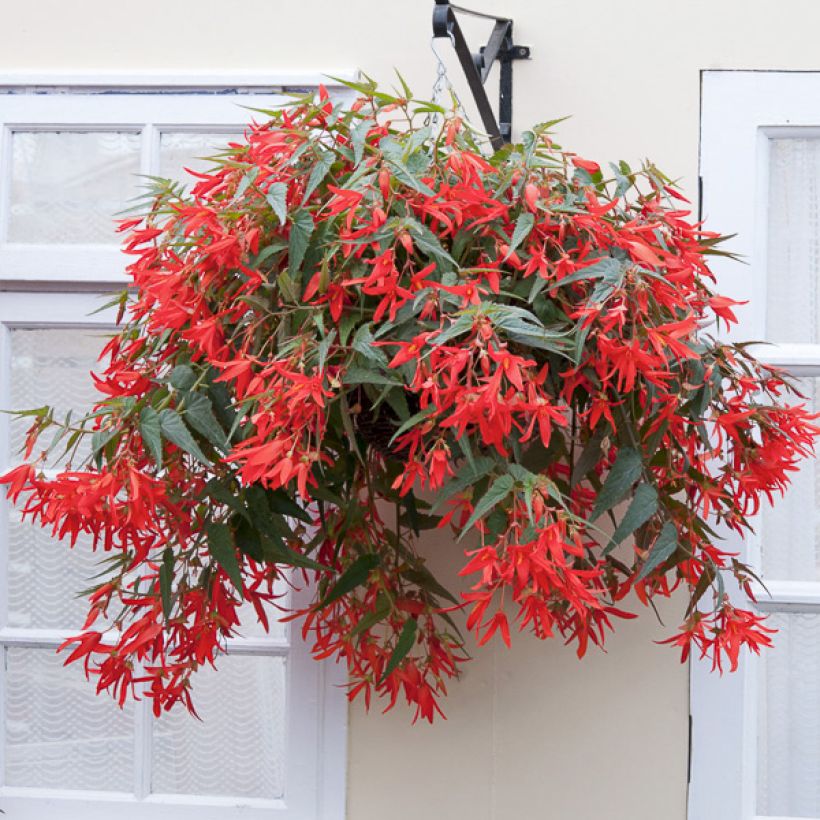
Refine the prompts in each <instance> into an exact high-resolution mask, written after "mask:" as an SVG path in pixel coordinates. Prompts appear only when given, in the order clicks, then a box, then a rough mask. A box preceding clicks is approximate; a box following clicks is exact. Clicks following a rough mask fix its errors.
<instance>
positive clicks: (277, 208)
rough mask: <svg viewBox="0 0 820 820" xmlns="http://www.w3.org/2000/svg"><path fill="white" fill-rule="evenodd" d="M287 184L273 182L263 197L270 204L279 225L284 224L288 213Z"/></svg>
mask: <svg viewBox="0 0 820 820" xmlns="http://www.w3.org/2000/svg"><path fill="white" fill-rule="evenodd" d="M287 198H288V186H287V185H285V183H284V182H274V183H273V185H271V186H270V188H269V189H268V195H267V196H266V197H265V199H267V201H268V205H270V206H271V208H272V210H273V212H274V213H275V214H276V218H277V219H278V220H279V224H280V225H284V224H285V220H286V219H287V215H288V206H287Z"/></svg>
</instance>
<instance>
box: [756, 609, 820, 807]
mask: <svg viewBox="0 0 820 820" xmlns="http://www.w3.org/2000/svg"><path fill="white" fill-rule="evenodd" d="M769 626H772V627H774V628H776V629H778V630H780V631H779V632H778V633H777V635H775V636H774V643H775V646H774V648H773V649H767V650H764V651H763V652H762V654H761V661H760V694H759V712H758V721H759V724H758V738H759V739H758V786H757V798H758V808H757V813H758V814H761V815H774V816H783V817H820V614H815V613H812V614H807V613H794V614H792V613H789V614H787V613H785V612H780V613H776V614H773V615H772V616H771V617H770V618H769Z"/></svg>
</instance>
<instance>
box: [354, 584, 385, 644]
mask: <svg viewBox="0 0 820 820" xmlns="http://www.w3.org/2000/svg"><path fill="white" fill-rule="evenodd" d="M390 610H391V606H390V599H389V598H388V597H387V596H386V595H385V594H384V593H383V592H380V593H379V594H378V596H377V597H376V606H375V608H374V609H373V610H372V611H370V612H368V613H367V615H365V616H364V617H363V618H361V619H360V620H359V622H358V623H357V624H356V626H354V627H353V629H352V630H351V631H350V634H351V635H360V634H361V633H362V632H364V631H365V630H367V629H370V628H371V627H373V626H375V625H376V624H377V623H379V621H383V620H384V619H385V618H386V617H387V616H388V615H389V614H390Z"/></svg>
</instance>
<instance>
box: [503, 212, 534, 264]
mask: <svg viewBox="0 0 820 820" xmlns="http://www.w3.org/2000/svg"><path fill="white" fill-rule="evenodd" d="M534 224H535V217H534V216H533V215H532V214H531V213H530V212H529V211H524V212H523V213H521V214H519V215H518V219H516V220H515V228H514V229H513V235H512V239H511V240H510V249H509V250H508V251H507V253H506V255H505V256H504V259H503V260H502V261H503V262H506V261H507V259H509V257H510V255H511V254H512V253H514V252H515V249H516V248H517V247H518V246H519V245H520V244H521V243H522V242H523V241H524V240H525V239H526V238H527V237H528V236H529V234H530V231H531V230H532V226H533V225H534Z"/></svg>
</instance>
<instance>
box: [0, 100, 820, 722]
mask: <svg viewBox="0 0 820 820" xmlns="http://www.w3.org/2000/svg"><path fill="white" fill-rule="evenodd" d="M358 88H359V90H360V91H361V92H362V97H361V99H360V100H359V101H358V102H357V103H356V104H354V105H353V106H352V108H351V109H349V110H341V109H340V108H337V107H334V106H333V104H332V103H331V101H330V99H329V98H328V96H327V94H325V93H324V92H322V94H320V96H319V99H318V100H313V99H309V98H306V99H304V100H301V101H299V102H297V103H295V104H294V105H293V106H291V107H289V108H285V109H283V110H282V111H279V112H277V113H276V114H275V115H274V117H273V119H272V120H271V121H270V122H266V123H262V124H257V125H253V126H251V127H249V129H248V132H247V135H246V141H244V142H243V143H241V144H235V145H232V146H231V147H230V150H229V152H228V153H227V155H226V156H225V157H223V158H221V159H220V160H219V161H218V162H217V163H216V165H215V167H214V169H213V170H212V171H211V172H209V173H205V174H197V175H195V176H196V177H197V182H196V184H195V185H194V187H193V190H192V191H191V193H190V194H189V195H188V194H185V193H184V192H183V191H182V190H181V189H179V188H178V187H175V186H174V185H172V184H170V183H169V184H159V185H158V187H157V191H156V197H155V199H154V201H153V204H152V206H151V208H150V210H149V212H148V213H146V214H145V215H144V216H143V217H141V218H139V219H134V220H131V221H129V222H126V223H124V225H123V230H124V231H125V232H126V242H125V251H126V253H128V254H130V255H131V258H132V262H131V264H130V267H129V272H130V275H131V278H132V291H131V293H129V294H124V295H123V297H122V300H121V305H122V313H123V315H122V319H123V321H122V324H121V326H120V329H119V331H118V333H117V335H116V336H115V337H114V338H113V339H112V340H111V342H110V343H109V344H108V345H107V347H106V349H105V351H104V358H105V359H106V361H107V366H106V369H105V372H104V373H103V374H102V376H101V377H100V378H99V379H98V380H97V386H98V388H99V390H100V393H101V399H100V402H99V404H98V405H97V407H96V408H95V410H94V413H93V414H91V415H90V416H89V417H88V418H87V419H86V420H85V421H84V422H83V423H82V425H83V426H82V429H80V430H78V429H77V426H76V422H75V423H72V425H70V426H68V425H64V426H62V427H61V422H60V421H59V420H57V419H55V418H54V416H53V414H52V413H51V412H47V411H42V412H41V413H40V414H39V415H38V416H37V417H36V418H35V424H34V427H33V428H32V433H31V435H30V437H29V452H28V453H27V454H26V457H27V459H29V460H31V458H32V455H33V454H34V453H35V448H36V446H37V436H38V435H39V433H40V432H42V430H44V429H45V428H46V427H51V426H55V425H56V426H57V427H58V429H62V430H63V434H64V435H65V436H66V437H67V438H66V442H67V449H68V450H69V456H70V455H71V452H72V451H73V448H75V447H76V445H77V443H78V440H79V438H81V437H82V435H83V434H84V433H87V434H88V435H90V436H91V437H92V444H93V459H92V462H91V463H89V464H86V465H81V466H79V467H78V469H68V470H67V471H65V472H63V473H61V474H59V475H57V476H56V477H54V478H48V477H46V476H45V475H44V474H42V473H38V472H37V470H36V462H37V458H36V457H35V458H34V461H33V463H27V464H25V465H23V466H21V467H18V468H16V469H15V470H12V471H11V472H10V473H8V474H7V475H6V476H5V477H4V478H3V479H2V481H3V482H4V483H6V484H7V485H8V491H9V494H10V495H11V497H12V498H13V499H14V500H15V501H19V503H21V504H22V509H23V512H24V514H25V515H26V516H27V517H29V518H31V519H32V520H34V521H36V522H37V523H39V524H41V525H42V526H45V527H48V528H50V529H51V530H52V531H53V532H54V533H56V534H57V535H59V536H64V537H67V538H68V539H70V540H71V541H73V540H75V539H76V538H77V537H78V536H79V535H80V534H81V533H82V534H86V535H89V536H91V538H92V539H93V542H94V545H95V547H97V548H98V549H100V550H102V551H104V552H105V553H106V554H107V557H108V558H109V561H110V563H109V565H110V567H111V575H110V577H109V578H108V579H107V580H106V581H105V582H104V583H102V584H100V585H99V586H98V587H97V588H96V590H95V591H94V592H93V593H92V594H91V595H90V598H89V603H90V614H89V618H88V622H87V624H86V626H85V631H84V632H83V633H82V634H81V635H79V636H77V637H76V638H74V639H72V640H71V641H69V642H68V643H69V644H70V645H71V646H72V647H73V651H72V652H71V654H70V655H69V660H78V659H81V660H82V661H83V662H84V664H85V666H86V670H87V671H88V672H89V673H90V674H94V675H97V676H98V678H97V680H98V688H99V689H106V690H110V691H112V692H113V693H114V694H115V695H116V696H117V697H118V699H119V700H120V702H122V701H123V699H124V698H125V697H127V695H128V693H129V691H131V690H132V689H133V688H134V687H135V686H136V684H137V683H144V684H147V688H148V692H149V694H150V696H151V697H152V698H153V699H154V704H155V709H156V710H157V711H158V712H159V711H160V710H162V709H165V708H170V707H171V706H172V705H173V704H174V703H175V702H176V701H178V700H182V701H183V702H185V703H186V705H187V706H188V707H189V708H192V705H191V697H190V678H191V675H192V673H193V672H194V671H195V670H196V669H197V668H199V667H200V666H202V665H203V664H210V663H213V662H214V660H215V659H216V657H217V655H218V653H219V652H220V651H221V650H222V649H223V648H224V644H225V639H226V638H227V637H228V636H230V635H231V634H233V633H234V632H235V631H236V630H237V629H239V628H240V623H239V609H240V606H241V605H242V604H243V602H250V603H251V604H252V605H253V607H254V609H255V612H256V614H257V617H258V618H259V619H260V621H262V623H263V624H265V625H267V618H268V615H267V612H266V607H267V606H269V605H271V604H273V605H275V606H277V605H278V606H282V607H283V608H286V607H284V604H283V602H281V601H279V600H278V599H277V597H276V593H275V591H274V590H275V589H278V588H280V586H275V583H276V582H278V583H279V584H281V583H282V582H284V583H287V584H291V585H300V586H304V585H309V587H310V589H311V590H312V592H313V596H314V597H313V603H312V604H311V606H309V607H308V608H306V609H304V610H302V611H296V612H294V611H290V612H289V613H288V615H287V617H289V618H300V619H301V622H302V633H303V635H304V638H305V639H306V640H308V641H310V642H311V644H312V646H313V649H314V653H315V655H316V657H317V658H330V657H332V658H336V659H339V660H341V661H342V662H344V663H345V664H346V666H347V669H348V672H349V680H350V696H351V697H354V696H356V695H357V694H359V693H361V694H362V695H363V696H364V698H365V700H366V702H367V703H370V700H371V698H372V696H373V695H374V694H376V695H379V696H383V697H386V698H387V700H388V704H387V707H388V708H390V707H391V706H393V704H394V703H396V702H397V700H398V699H399V698H400V697H404V698H405V699H406V700H407V701H409V702H410V703H411V704H413V705H414V707H415V709H416V716H417V717H419V716H421V717H424V718H426V719H428V720H432V719H433V716H434V713H435V712H436V711H437V710H439V706H438V698H440V697H441V696H442V695H444V693H445V691H446V684H447V681H448V679H450V678H453V677H454V676H456V675H457V673H458V667H459V664H460V663H461V662H462V661H464V660H465V658H466V654H465V652H464V651H463V645H462V640H461V638H460V636H459V632H458V628H457V624H456V622H455V620H454V618H453V614H454V610H458V609H460V608H462V607H466V608H467V609H468V610H469V612H468V615H467V628H468V629H470V630H472V631H474V632H475V633H476V634H477V636H478V639H479V643H484V642H486V641H487V640H489V639H490V638H491V637H493V635H495V634H496V633H500V635H501V638H502V639H503V640H504V641H505V642H507V643H509V641H510V631H511V620H514V622H515V623H516V624H517V626H518V628H519V629H528V630H531V631H532V632H533V633H534V634H535V635H537V636H538V637H541V638H548V637H550V636H553V635H556V634H557V635H560V636H562V637H563V638H564V640H566V641H568V642H573V643H575V644H576V646H577V651H578V654H579V655H582V654H583V653H584V651H585V650H586V649H587V647H588V645H589V643H590V642H592V643H594V644H598V645H600V644H603V642H604V641H605V638H606V632H607V630H609V629H611V628H612V626H613V623H614V620H615V619H619V618H625V617H634V616H633V614H632V613H630V612H628V611H626V610H625V609H624V608H623V607H624V601H625V599H626V598H627V597H628V596H629V595H630V594H631V593H633V592H634V594H635V596H636V598H637V600H638V601H640V602H641V603H643V604H648V603H649V602H650V599H651V598H653V597H654V596H657V595H661V596H668V595H669V594H671V592H672V590H673V589H675V588H676V587H678V586H680V585H684V586H686V587H688V588H689V590H690V593H691V603H690V608H689V612H688V614H687V618H686V623H685V625H684V627H683V629H682V632H681V633H680V635H678V636H676V637H674V638H672V639H670V641H671V642H673V643H675V644H677V645H680V646H681V647H682V648H683V655H684V659H685V658H686V657H687V655H688V652H689V647H690V646H691V644H693V643H694V644H695V645H696V647H697V649H698V651H699V652H700V653H701V654H704V655H708V656H710V657H711V658H712V659H713V663H714V664H715V666H716V667H718V668H720V666H721V663H722V658H723V657H726V658H728V659H729V662H730V665H731V667H732V668H734V667H735V666H736V665H737V659H738V653H739V650H740V648H741V647H742V646H744V645H745V646H748V647H750V648H751V649H752V650H753V651H758V649H759V648H760V647H761V646H766V645H768V644H769V643H770V639H769V637H768V633H769V632H770V631H771V630H768V629H767V628H766V627H764V626H762V625H761V624H760V618H758V617H757V616H755V615H753V614H752V613H751V612H748V611H744V610H741V609H737V608H735V607H733V606H732V605H731V604H729V602H728V601H727V600H726V599H725V596H724V595H723V592H722V590H723V585H722V580H721V576H722V574H725V573H730V574H734V575H735V576H736V577H737V578H738V579H739V580H740V582H741V583H742V584H746V583H747V580H748V578H749V577H751V573H750V570H749V569H748V568H746V567H744V566H743V565H742V564H740V563H739V562H738V561H737V560H736V559H735V557H734V556H732V555H730V554H727V553H726V552H725V551H724V550H722V549H721V548H720V547H719V546H718V545H717V544H716V543H715V542H716V538H715V534H714V525H715V523H716V522H717V523H718V524H721V525H723V526H725V527H728V528H730V529H732V530H735V531H737V532H739V533H744V532H746V531H747V530H748V529H749V528H750V522H751V517H752V516H753V515H755V514H756V513H757V512H758V510H759V507H760V504H761V502H762V501H763V500H767V501H768V500H771V499H772V498H773V497H774V495H775V493H779V492H782V490H783V489H784V488H785V487H786V485H787V483H788V477H789V474H790V472H791V471H793V470H794V469H795V468H796V465H797V462H798V461H799V459H800V458H802V457H805V456H807V455H808V454H809V453H810V451H811V448H812V443H813V439H814V437H815V435H816V434H817V432H818V430H817V428H816V427H815V426H814V425H813V423H812V422H813V417H812V416H811V415H809V413H808V412H807V411H806V410H805V408H804V407H803V406H802V405H800V404H797V405H789V404H786V403H784V402H783V399H782V397H783V395H784V394H787V393H788V392H789V391H790V390H791V388H790V387H789V385H788V382H787V381H786V379H785V377H784V375H783V374H781V373H779V372H777V371H774V370H771V369H769V368H766V367H764V366H762V365H761V364H759V363H758V362H757V361H756V360H755V359H753V358H752V357H751V356H750V355H749V353H748V351H747V350H746V348H745V347H744V346H739V345H728V344H724V343H721V342H720V341H718V340H716V339H715V338H713V337H712V336H711V335H709V332H710V325H716V324H717V323H718V322H723V323H725V324H727V325H728V324H729V323H731V322H733V321H735V317H734V313H733V308H734V307H735V303H734V302H732V300H730V299H726V298H724V297H721V296H718V295H716V294H714V293H713V292H712V291H711V289H710V282H711V279H712V277H711V274H710V272H709V268H708V266H707V261H706V260H707V257H708V255H709V254H710V253H714V252H716V250H715V246H716V244H717V243H718V241H719V240H720V237H718V236H716V235H715V234H712V233H709V232H708V231H704V230H703V229H702V227H701V226H699V225H697V224H693V223H692V222H690V221H689V214H688V211H686V210H684V209H683V208H684V207H685V206H684V205H682V204H680V201H681V200H682V197H681V195H680V194H679V193H678V192H677V191H676V190H675V188H674V187H673V186H672V184H671V183H670V182H669V181H668V180H667V179H666V178H665V177H664V176H663V175H662V174H661V173H660V172H659V171H658V170H657V169H655V168H654V167H651V166H648V167H645V168H643V169H641V170H640V171H633V170H632V169H631V168H629V167H628V166H627V165H626V164H625V163H620V164H619V165H613V166H611V173H609V172H607V174H608V175H605V173H604V171H603V170H602V169H601V167H600V166H598V165H597V164H596V163H594V162H591V161H588V160H584V159H581V158H578V157H575V156H573V155H571V154H567V153H565V152H562V151H561V150H560V149H559V148H558V147H557V146H555V145H554V143H553V142H552V140H551V138H550V136H549V134H548V133H547V132H546V130H545V129H537V130H535V131H534V132H531V133H528V134H527V135H525V140H524V142H523V143H522V144H521V145H516V146H511V147H509V148H505V149H504V150H503V151H501V152H499V153H497V154H495V155H494V156H491V157H487V156H484V155H483V154H482V153H481V151H480V149H479V146H477V145H476V144H475V142H474V141H473V137H472V134H471V132H470V131H469V129H468V128H466V127H465V126H464V125H463V124H462V123H461V122H460V121H459V120H458V119H457V118H450V119H447V118H446V117H445V118H444V120H443V121H444V125H443V127H442V128H441V129H437V130H434V129H432V128H430V127H429V126H419V125H417V124H416V123H417V120H419V119H420V118H421V116H423V115H424V114H426V113H429V111H430V110H431V109H430V106H429V104H426V105H423V106H421V107H420V110H417V109H418V106H417V105H416V104H414V103H413V102H412V101H410V100H407V99H403V98H391V97H389V96H388V95H385V94H383V93H382V92H377V91H376V90H375V88H373V87H372V86H369V85H364V86H359V87H358ZM440 113H441V114H442V115H443V112H440ZM391 120H392V122H391ZM430 491H432V492H433V493H434V498H432V499H431V496H430ZM388 522H389V523H388ZM429 527H452V528H453V529H454V530H455V531H456V532H458V533H459V534H460V535H459V539H463V540H464V547H463V548H464V549H465V551H466V556H467V560H466V564H465V566H464V569H463V571H462V574H463V575H465V576H470V577H471V578H472V586H471V588H470V589H469V591H467V592H465V593H464V594H463V597H462V599H461V600H459V599H458V598H456V597H453V596H452V595H451V594H450V593H449V592H448V591H447V590H446V589H445V588H444V587H443V586H442V585H441V583H440V582H439V581H438V580H437V579H436V578H434V577H433V575H432V574H431V573H430V571H429V569H428V568H427V566H426V564H425V562H424V560H423V557H422V556H421V555H420V554H419V551H418V549H417V542H418V536H419V534H420V532H421V530H422V529H425V528H429ZM709 590H712V592H711V594H710V595H706V593H707V592H709ZM698 607H703V608H702V609H699V608H698Z"/></svg>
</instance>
